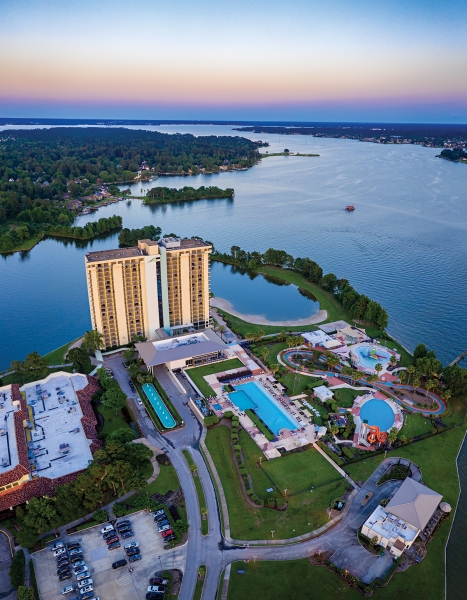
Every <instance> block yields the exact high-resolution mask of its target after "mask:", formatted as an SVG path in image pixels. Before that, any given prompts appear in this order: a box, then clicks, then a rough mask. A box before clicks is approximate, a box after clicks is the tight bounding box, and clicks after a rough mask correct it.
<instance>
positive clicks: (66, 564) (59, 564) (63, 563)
mask: <svg viewBox="0 0 467 600" xmlns="http://www.w3.org/2000/svg"><path fill="white" fill-rule="evenodd" d="M69 566H70V561H69V560H62V561H60V562H57V567H58V568H59V569H61V568H62V567H69Z"/></svg>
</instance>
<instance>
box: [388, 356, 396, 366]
mask: <svg viewBox="0 0 467 600" xmlns="http://www.w3.org/2000/svg"><path fill="white" fill-rule="evenodd" d="M389 362H390V363H391V365H395V364H396V362H397V358H396V357H395V355H394V354H391V358H390V359H389Z"/></svg>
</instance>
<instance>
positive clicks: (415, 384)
mask: <svg viewBox="0 0 467 600" xmlns="http://www.w3.org/2000/svg"><path fill="white" fill-rule="evenodd" d="M412 385H413V387H416V388H418V387H419V386H420V377H415V378H414V380H413V384H412Z"/></svg>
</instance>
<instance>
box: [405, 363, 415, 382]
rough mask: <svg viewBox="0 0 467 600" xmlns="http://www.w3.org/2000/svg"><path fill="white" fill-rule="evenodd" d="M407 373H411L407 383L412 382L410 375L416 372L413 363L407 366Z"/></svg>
mask: <svg viewBox="0 0 467 600" xmlns="http://www.w3.org/2000/svg"><path fill="white" fill-rule="evenodd" d="M407 373H408V374H409V376H408V379H407V383H410V377H411V376H412V375H413V374H414V373H415V367H414V366H413V365H409V366H408V367H407Z"/></svg>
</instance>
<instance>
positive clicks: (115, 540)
mask: <svg viewBox="0 0 467 600" xmlns="http://www.w3.org/2000/svg"><path fill="white" fill-rule="evenodd" d="M114 542H118V536H117V535H114V536H113V537H110V538H109V539H108V540H105V543H106V544H107V546H108V545H109V544H113V543H114Z"/></svg>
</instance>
